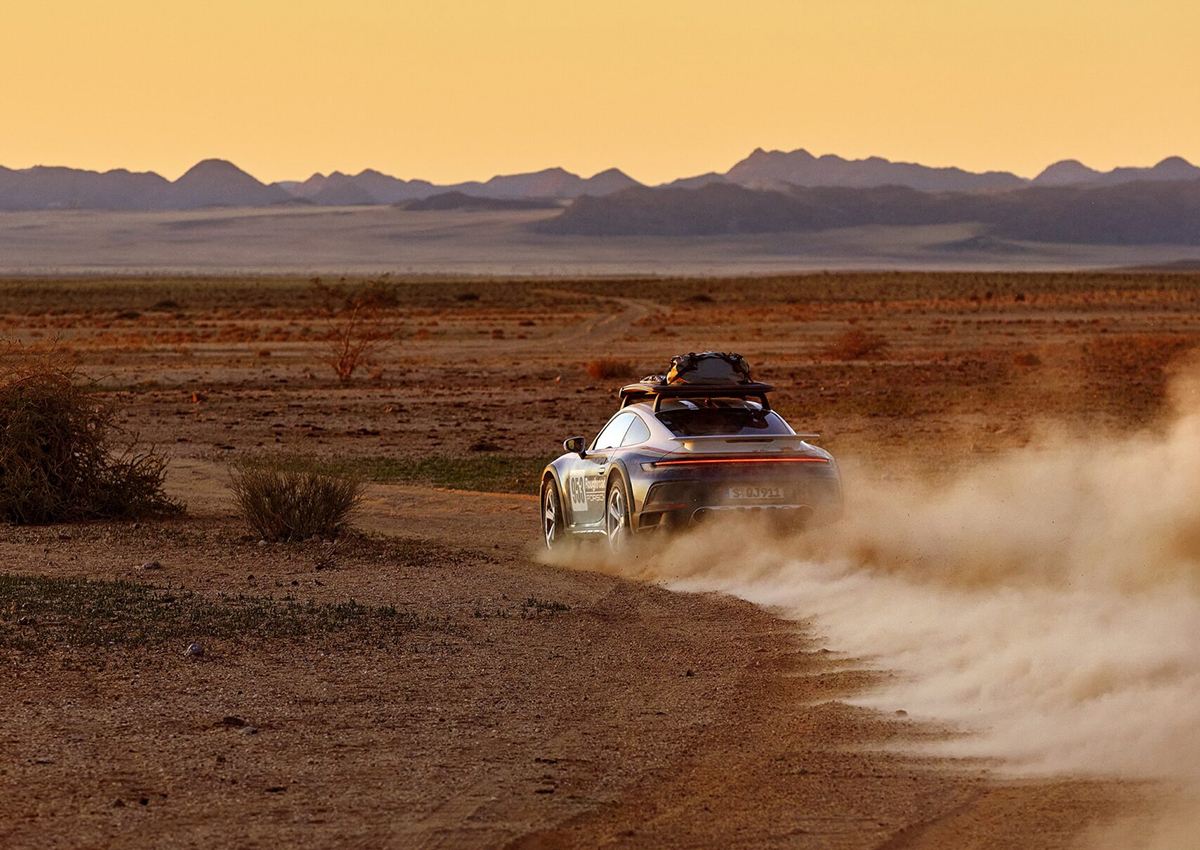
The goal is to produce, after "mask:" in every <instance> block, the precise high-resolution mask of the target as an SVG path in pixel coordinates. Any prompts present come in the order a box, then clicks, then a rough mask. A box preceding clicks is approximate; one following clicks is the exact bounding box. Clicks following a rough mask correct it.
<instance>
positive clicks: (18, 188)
mask: <svg viewBox="0 0 1200 850" xmlns="http://www.w3.org/2000/svg"><path fill="white" fill-rule="evenodd" d="M290 198H291V195H289V194H288V193H287V192H286V191H284V190H283V189H281V188H280V187H278V186H267V185H265V184H263V183H260V182H259V181H258V180H255V179H254V178H253V177H251V176H250V175H249V174H247V173H246V172H244V171H242V170H241V169H240V168H238V167H237V166H235V165H234V164H233V163H230V162H226V161H225V160H220V159H206V160H204V161H202V162H198V163H196V165H194V166H192V168H190V169H189V170H188V171H187V173H185V174H184V175H183V176H182V177H180V178H179V179H178V180H176V181H174V182H171V181H169V180H167V179H165V178H163V177H160V176H159V175H157V174H155V173H153V172H143V173H137V172H131V171H126V170H124V169H116V170H113V171H104V172H97V171H85V170H82V169H78V168H61V167H49V166H41V165H39V166H35V167H33V168H26V169H22V170H16V171H14V170H11V169H4V170H3V171H2V172H0V209H4V210H46V209H109V210H161V209H175V210H179V209H194V208H197V207H206V206H230V207H246V206H267V205H269V204H275V203H280V202H282V201H287V200H288V199H290Z"/></svg>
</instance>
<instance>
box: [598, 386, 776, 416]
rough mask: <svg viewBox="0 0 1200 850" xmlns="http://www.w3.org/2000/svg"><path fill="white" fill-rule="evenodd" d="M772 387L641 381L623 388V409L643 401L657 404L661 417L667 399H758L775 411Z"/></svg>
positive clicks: (766, 407) (764, 408) (655, 406)
mask: <svg viewBox="0 0 1200 850" xmlns="http://www.w3.org/2000/svg"><path fill="white" fill-rule="evenodd" d="M774 390H775V387H774V386H772V385H771V384H763V383H760V382H758V381H746V382H743V383H736V384H735V383H729V384H668V383H666V382H661V383H660V382H658V381H639V382H638V383H636V384H627V385H626V386H623V387H621V391H620V395H621V407H628V406H629V405H631V404H637V403H638V402H641V401H649V400H651V399H653V400H654V412H655V413H658V411H659V409H660V408H661V407H662V400H663V399H664V398H751V399H757V400H758V401H759V402H760V403H761V404H762V407H763V410H770V409H771V402H770V401H768V400H767V393H769V392H774Z"/></svg>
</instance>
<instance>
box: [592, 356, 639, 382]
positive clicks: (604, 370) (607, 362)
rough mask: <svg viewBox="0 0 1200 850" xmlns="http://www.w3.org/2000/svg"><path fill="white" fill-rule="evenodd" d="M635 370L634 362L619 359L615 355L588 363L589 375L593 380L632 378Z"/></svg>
mask: <svg viewBox="0 0 1200 850" xmlns="http://www.w3.org/2000/svg"><path fill="white" fill-rule="evenodd" d="M633 371H634V369H633V364H632V363H630V362H629V361H628V360H618V359H616V358H614V357H601V358H600V359H598V360H589V361H588V363H587V373H588V377H589V378H591V379H592V380H593V381H602V380H611V379H612V378H632V377H633Z"/></svg>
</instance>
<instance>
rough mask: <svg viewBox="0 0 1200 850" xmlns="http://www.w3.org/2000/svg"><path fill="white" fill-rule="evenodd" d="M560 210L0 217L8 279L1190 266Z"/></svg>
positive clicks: (1188, 253)
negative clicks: (646, 227)
mask: <svg viewBox="0 0 1200 850" xmlns="http://www.w3.org/2000/svg"><path fill="white" fill-rule="evenodd" d="M557 214H558V212H557V211H555V210H534V211H515V212H514V211H483V210H445V211H432V212H428V211H427V212H418V211H407V210H400V209H396V208H393V207H378V206H360V207H316V208H314V207H303V206H301V207H289V206H283V207H269V208H239V209H231V208H222V207H217V208H210V209H202V210H193V211H186V212H106V211H99V210H48V211H42V212H0V274H6V275H64V274H66V275H70V274H77V275H78V274H88V275H97V274H100V275H120V274H129V273H134V274H139V275H145V274H166V275H179V274H203V275H221V274H273V275H277V274H295V275H311V274H324V275H330V274H332V275H335V276H336V275H341V274H358V275H371V274H383V273H385V272H391V273H392V274H408V275H434V276H440V275H445V274H456V275H482V276H504V277H512V276H536V277H543V278H556V277H564V276H566V277H577V276H612V275H625V276H628V275H639V274H640V275H645V274H649V273H653V274H659V275H676V276H678V275H704V276H713V275H739V274H779V273H784V272H791V271H795V270H803V271H819V270H823V269H842V270H862V269H957V270H962V269H973V270H981V271H986V270H1027V271H1043V270H1068V269H1091V268H1125V267H1131V266H1161V265H1164V264H1170V263H1188V262H1190V263H1191V264H1192V266H1191V267H1192V268H1193V269H1195V267H1196V266H1195V263H1196V262H1197V261H1200V249H1197V248H1196V247H1195V246H1187V245H1169V244H1163V245H1078V244H1050V243H1037V242H1012V241H1007V242H1006V241H1002V240H995V239H991V238H989V237H988V236H986V235H985V234H983V231H982V228H981V227H979V226H977V225H973V224H955V225H931V226H919V227H918V226H914V227H884V226H868V227H850V228H841V229H835V230H825V231H821V232H815V233H766V234H757V235H756V234H748V235H738V236H720V237H708V236H706V237H655V236H641V237H635V236H608V237H595V236H582V237H581V236H561V235H559V236H556V235H546V234H539V233H536V232H534V231H533V230H532V229H531V228H530V225H532V224H535V223H536V222H538V221H541V220H544V219H546V218H548V217H552V216H555V215H557Z"/></svg>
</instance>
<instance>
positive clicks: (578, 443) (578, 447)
mask: <svg viewBox="0 0 1200 850" xmlns="http://www.w3.org/2000/svg"><path fill="white" fill-rule="evenodd" d="M585 445H587V443H586V442H585V441H584V439H583V437H572V438H571V439H569V440H563V448H564V449H566V450H567V451H569V452H574V453H575V454H577V455H579V456H580V457H583V456H584V455H586V454H587V451H586V450H585V449H584V446H585Z"/></svg>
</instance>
